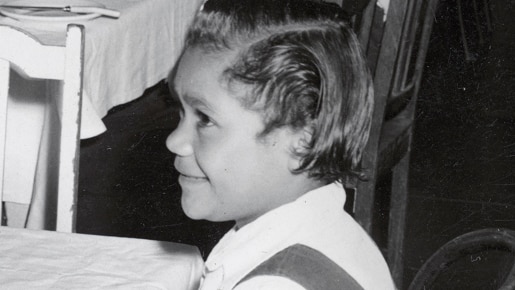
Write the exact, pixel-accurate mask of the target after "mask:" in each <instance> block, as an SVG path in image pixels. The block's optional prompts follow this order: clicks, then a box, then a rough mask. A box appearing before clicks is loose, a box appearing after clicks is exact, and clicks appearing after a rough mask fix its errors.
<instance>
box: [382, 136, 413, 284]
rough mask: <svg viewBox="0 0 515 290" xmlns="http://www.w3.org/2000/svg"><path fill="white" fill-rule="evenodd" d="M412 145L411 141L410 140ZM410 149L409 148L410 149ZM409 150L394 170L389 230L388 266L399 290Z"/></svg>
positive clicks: (402, 256)
mask: <svg viewBox="0 0 515 290" xmlns="http://www.w3.org/2000/svg"><path fill="white" fill-rule="evenodd" d="M410 144H411V140H410ZM408 148H409V147H408ZM409 159H410V153H409V150H408V152H406V155H405V156H404V157H403V158H402V159H401V160H400V161H399V163H398V164H397V165H396V166H395V167H394V168H393V172H392V173H393V175H392V196H391V201H390V224H389V228H388V256H387V259H388V264H389V266H390V270H391V272H392V277H393V280H394V281H395V283H396V286H397V287H398V289H401V287H402V285H401V284H402V278H403V272H404V259H403V258H404V230H405V224H406V208H407V202H408V175H409Z"/></svg>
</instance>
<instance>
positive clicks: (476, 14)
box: [472, 0, 485, 45]
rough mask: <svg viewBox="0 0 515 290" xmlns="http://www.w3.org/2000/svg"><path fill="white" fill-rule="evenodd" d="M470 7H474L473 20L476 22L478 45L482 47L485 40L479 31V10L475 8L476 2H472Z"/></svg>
mask: <svg viewBox="0 0 515 290" xmlns="http://www.w3.org/2000/svg"><path fill="white" fill-rule="evenodd" d="M472 6H474V19H475V20H476V29H477V34H478V36H479V44H481V45H483V44H484V43H485V38H484V37H483V29H481V21H480V20H479V10H478V8H477V2H476V0H472Z"/></svg>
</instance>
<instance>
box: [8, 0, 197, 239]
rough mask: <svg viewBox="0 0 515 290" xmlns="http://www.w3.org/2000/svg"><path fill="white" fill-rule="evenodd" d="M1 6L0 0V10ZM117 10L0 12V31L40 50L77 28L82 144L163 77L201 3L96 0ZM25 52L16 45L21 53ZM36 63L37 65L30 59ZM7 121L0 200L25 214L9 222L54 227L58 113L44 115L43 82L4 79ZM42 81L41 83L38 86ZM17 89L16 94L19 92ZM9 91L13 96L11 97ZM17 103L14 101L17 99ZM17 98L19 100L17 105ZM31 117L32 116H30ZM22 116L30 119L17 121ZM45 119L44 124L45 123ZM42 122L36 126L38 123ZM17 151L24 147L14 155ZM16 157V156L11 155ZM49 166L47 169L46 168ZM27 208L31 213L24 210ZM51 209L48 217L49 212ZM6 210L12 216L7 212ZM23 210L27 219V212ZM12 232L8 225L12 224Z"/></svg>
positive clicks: (15, 76)
mask: <svg viewBox="0 0 515 290" xmlns="http://www.w3.org/2000/svg"><path fill="white" fill-rule="evenodd" d="M7 2H8V0H0V4H4V3H7ZM95 2H98V3H99V4H103V5H105V6H106V7H108V8H112V9H115V10H118V11H120V12H121V16H120V18H118V19H113V18H108V17H98V18H94V19H89V20H87V21H85V20H77V19H76V18H75V19H72V20H66V21H64V20H59V21H56V19H52V17H50V19H48V21H46V20H45V21H43V20H39V21H30V20H21V21H18V20H16V19H13V18H10V17H7V16H6V15H4V14H1V13H0V25H8V26H11V27H16V28H19V29H22V30H24V31H27V32H28V33H30V34H31V35H33V36H34V38H36V39H38V41H40V42H41V43H42V44H44V45H49V46H64V44H65V41H66V23H68V22H70V21H71V22H73V23H76V22H77V23H80V24H81V25H83V26H84V29H85V31H86V37H85V40H84V43H85V44H84V45H85V50H84V78H83V89H82V106H81V108H82V110H81V123H80V125H81V126H80V135H81V139H87V138H92V137H94V136H98V135H99V134H102V133H103V132H105V131H106V129H107V128H106V126H105V125H104V123H103V122H102V118H103V117H105V116H106V114H107V112H108V111H109V110H110V109H112V108H113V107H115V106H117V105H120V104H125V103H128V102H131V101H133V100H135V99H137V98H139V97H140V96H141V95H142V93H143V92H144V91H145V89H147V88H149V87H151V86H153V85H155V84H156V83H158V82H160V81H162V80H163V79H164V78H166V77H167V75H168V74H169V72H170V70H171V69H172V67H173V65H174V63H175V61H176V60H177V58H178V57H179V55H180V52H181V49H182V43H183V39H184V33H185V31H186V28H187V26H188V24H189V23H190V22H191V19H192V17H193V15H194V13H195V11H196V10H197V9H198V7H199V5H200V2H201V0H193V1H169V0H153V1H146V0H134V1H126V0H95ZM4 43H5V42H4V41H3V39H2V41H1V44H0V45H3V44H4ZM24 50H25V48H24V47H21V46H20V47H17V48H16V51H17V52H19V53H22V52H23V51H24ZM31 61H40V60H31ZM11 81H12V83H11V92H10V98H9V102H10V103H11V104H13V103H14V102H13V100H16V101H17V103H15V104H14V105H16V106H10V108H9V117H8V118H10V119H11V118H15V119H17V120H20V119H21V121H19V122H9V124H8V129H9V130H11V131H12V132H23V134H8V135H7V147H6V150H7V160H4V163H5V166H6V168H7V169H6V171H5V172H4V185H3V191H4V200H5V201H8V203H7V204H6V205H9V206H12V205H14V204H16V205H23V206H24V207H25V211H26V212H25V214H23V213H22V214H19V215H17V216H15V217H16V218H15V217H12V218H11V219H10V220H9V221H10V222H12V223H13V224H14V221H15V220H17V221H19V222H17V223H16V224H18V225H20V226H25V227H27V228H32V229H47V230H53V229H55V221H53V220H52V219H53V216H55V213H53V212H52V211H54V209H53V208H52V206H48V205H49V203H52V200H53V199H54V198H53V197H52V196H51V195H52V193H53V192H56V191H57V190H56V189H55V187H56V185H55V184H52V182H53V180H55V178H54V176H52V175H54V174H55V173H53V172H52V171H47V169H48V168H52V167H56V166H54V164H52V163H54V160H57V157H56V156H57V155H58V154H59V152H53V151H56V150H54V148H56V147H57V145H55V144H53V139H55V138H57V137H55V136H56V132H53V131H52V128H54V127H55V126H47V125H46V124H47V123H51V124H54V123H56V122H59V119H58V118H56V117H55V116H57V115H58V114H57V113H56V112H55V111H53V112H48V107H49V106H47V104H46V103H45V102H44V101H42V100H45V95H46V96H49V94H45V91H46V90H47V88H46V87H47V86H46V85H45V83H44V82H38V81H26V80H25V79H23V78H22V77H20V76H19V75H18V73H12V75H11ZM41 83H42V84H41ZM18 88H22V89H20V90H18ZM12 93H18V95H16V96H13V94H12ZM18 96H19V98H18V99H16V98H15V97H18ZM20 100H22V101H23V102H22V101H20ZM36 115H37V116H38V118H36ZM24 116H31V117H28V118H24ZM47 121H48V122H47ZM43 123H45V125H44V126H43V125H42V124H43ZM18 148H23V149H22V150H18ZM17 151H20V152H23V154H21V153H20V154H18V153H17ZM48 163H50V164H48ZM29 203H30V204H31V208H30V211H28V210H27V209H26V208H27V207H28V204H29ZM48 209H50V212H49V211H48ZM8 212H11V210H10V209H9V208H8ZM27 212H28V213H27ZM13 226H14V225H13Z"/></svg>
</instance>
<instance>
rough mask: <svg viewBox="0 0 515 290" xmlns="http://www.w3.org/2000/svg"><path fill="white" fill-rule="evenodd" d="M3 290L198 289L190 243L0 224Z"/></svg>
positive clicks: (197, 263) (198, 267) (198, 264)
mask: <svg viewBox="0 0 515 290" xmlns="http://www.w3.org/2000/svg"><path fill="white" fill-rule="evenodd" d="M0 257H1V259H0V261H1V262H0V285H2V286H0V288H2V289H174V290H183V289H197V288H198V281H199V279H200V275H201V273H202V268H203V261H202V258H201V257H200V254H199V251H198V249H197V248H195V247H193V246H188V245H183V244H177V243H170V242H160V241H151V240H142V239H131V238H117V237H103V236H90V235H82V234H64V233H57V232H49V231H34V230H27V229H14V228H7V227H0Z"/></svg>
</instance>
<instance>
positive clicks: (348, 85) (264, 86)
mask: <svg viewBox="0 0 515 290" xmlns="http://www.w3.org/2000/svg"><path fill="white" fill-rule="evenodd" d="M345 19H346V15H345V12H343V10H341V9H340V8H339V7H338V6H336V5H334V4H327V3H322V2H317V1H305V0H209V1H207V2H205V3H204V4H203V7H202V8H201V9H200V10H199V12H198V14H197V15H196V17H195V19H194V21H193V24H192V25H191V27H190V29H189V31H188V34H187V37H186V46H185V49H189V48H197V49H201V50H203V51H205V52H206V53H216V52H224V51H237V52H238V55H237V57H236V59H235V61H234V62H233V65H231V66H230V67H228V68H227V69H226V70H225V71H224V76H223V79H224V80H226V81H227V83H228V84H229V85H230V84H231V83H234V82H236V83H240V84H245V85H247V86H248V87H250V88H251V89H250V93H249V94H247V95H246V96H245V97H243V98H241V102H242V105H243V106H244V107H245V108H247V109H249V110H253V111H256V112H259V113H261V114H262V115H263V117H264V122H265V129H264V131H263V132H262V133H261V134H260V136H266V135H267V134H268V133H270V132H272V131H273V130H274V129H277V128H283V127H288V128H292V129H294V130H305V131H306V132H307V135H308V136H311V137H310V138H308V140H306V142H305V144H304V148H302V149H301V150H296V151H295V154H298V156H299V157H301V165H300V167H299V168H297V169H295V171H294V172H298V173H300V172H306V171H307V172H308V173H309V175H310V176H311V177H313V178H316V179H319V180H323V181H326V182H333V181H337V180H338V181H343V180H344V179H345V178H346V177H347V176H349V175H358V176H359V171H360V170H359V163H360V159H361V156H362V153H363V150H364V148H365V144H366V142H367V139H368V133H369V128H370V121H371V113H372V107H373V106H372V103H373V90H372V82H371V78H370V75H369V72H368V69H367V67H366V62H365V60H364V59H363V57H362V53H361V49H360V46H359V42H358V41H357V39H356V36H355V35H354V33H353V32H352V30H351V29H350V28H349V26H348V24H347V23H346V20H345Z"/></svg>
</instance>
